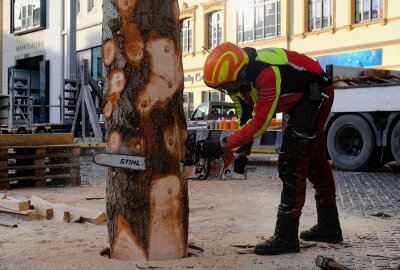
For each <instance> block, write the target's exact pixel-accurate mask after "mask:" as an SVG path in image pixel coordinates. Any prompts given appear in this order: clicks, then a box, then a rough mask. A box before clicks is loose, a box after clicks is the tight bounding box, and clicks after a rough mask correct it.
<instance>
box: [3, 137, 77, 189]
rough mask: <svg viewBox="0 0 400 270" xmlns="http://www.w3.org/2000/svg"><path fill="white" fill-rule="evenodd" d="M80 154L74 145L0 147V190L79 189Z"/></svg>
mask: <svg viewBox="0 0 400 270" xmlns="http://www.w3.org/2000/svg"><path fill="white" fill-rule="evenodd" d="M79 155H80V147H79V146H78V145H74V144H64V145H37V146H3V147H0V189H9V188H13V187H32V186H36V187H44V186H48V185H58V184H63V185H71V186H79V185H80V183H81V177H80V164H79Z"/></svg>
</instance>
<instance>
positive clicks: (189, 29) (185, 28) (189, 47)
mask: <svg viewBox="0 0 400 270" xmlns="http://www.w3.org/2000/svg"><path fill="white" fill-rule="evenodd" d="M181 24H182V32H181V40H182V52H191V51H193V19H192V18H188V19H184V20H182V21H181Z"/></svg>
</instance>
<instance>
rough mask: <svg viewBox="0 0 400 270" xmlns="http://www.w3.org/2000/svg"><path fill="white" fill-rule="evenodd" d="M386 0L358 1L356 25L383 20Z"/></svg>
mask: <svg viewBox="0 0 400 270" xmlns="http://www.w3.org/2000/svg"><path fill="white" fill-rule="evenodd" d="M383 1H384V0H356V23H358V22H364V21H370V20H376V19H381V18H383Z"/></svg>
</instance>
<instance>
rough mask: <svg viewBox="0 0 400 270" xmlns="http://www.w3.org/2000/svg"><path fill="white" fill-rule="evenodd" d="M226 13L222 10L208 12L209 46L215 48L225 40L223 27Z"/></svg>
mask: <svg viewBox="0 0 400 270" xmlns="http://www.w3.org/2000/svg"><path fill="white" fill-rule="evenodd" d="M223 23H224V15H223V13H222V11H216V12H212V13H209V14H208V48H209V49H210V48H214V47H215V46H217V45H219V44H221V43H222V42H223V40H222V36H223V31H224V27H223Z"/></svg>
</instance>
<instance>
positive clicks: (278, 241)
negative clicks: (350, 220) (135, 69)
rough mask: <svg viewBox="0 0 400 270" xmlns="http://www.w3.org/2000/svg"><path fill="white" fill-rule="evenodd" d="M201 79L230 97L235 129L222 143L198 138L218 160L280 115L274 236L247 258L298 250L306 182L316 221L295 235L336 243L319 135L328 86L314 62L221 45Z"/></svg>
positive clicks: (330, 183) (331, 186) (338, 234)
mask: <svg viewBox="0 0 400 270" xmlns="http://www.w3.org/2000/svg"><path fill="white" fill-rule="evenodd" d="M204 82H205V84H206V85H207V86H209V87H211V88H214V89H218V90H219V91H221V92H223V93H225V94H228V95H229V96H230V97H231V98H232V100H233V102H234V104H235V105H236V108H237V112H238V116H239V117H240V119H241V121H240V122H241V124H242V126H241V127H240V129H238V130H237V131H235V132H234V133H232V134H231V135H229V136H227V137H225V138H223V139H222V140H221V141H218V142H216V141H205V142H204V144H203V148H204V152H205V154H206V155H209V156H218V155H220V154H221V153H222V151H224V150H225V149H235V148H237V147H241V146H242V147H245V148H246V145H247V147H248V146H249V145H250V148H251V142H252V141H253V140H254V139H255V138H257V137H258V136H260V135H261V134H263V133H264V132H265V130H266V129H267V128H268V126H269V124H270V122H271V119H272V117H273V116H274V114H275V113H277V112H285V113H286V114H287V121H286V124H285V125H284V128H283V140H282V145H281V148H280V153H279V158H278V171H279V177H280V178H281V180H282V182H283V189H282V194H281V201H280V204H279V207H278V214H277V221H276V226H275V233H274V235H273V236H272V237H271V238H269V239H267V240H266V241H264V242H261V243H259V244H257V245H256V246H255V247H254V253H256V254H262V255H273V254H281V253H294V252H299V238H298V228H299V219H300V216H301V213H302V208H303V205H304V201H305V197H306V179H307V178H308V179H309V180H310V182H311V183H312V184H313V187H314V189H315V200H316V207H317V224H316V225H315V226H313V227H312V228H311V229H309V230H306V231H303V232H301V234H300V238H301V239H303V240H305V241H322V242H328V243H339V242H341V241H343V237H342V230H341V228H340V223H339V216H338V211H337V207H336V195H335V181H334V178H333V174H332V170H331V168H330V165H329V163H328V160H327V153H326V137H325V134H324V124H325V122H326V120H327V117H328V114H329V112H330V109H331V107H332V103H333V87H332V85H331V82H330V80H329V77H328V76H327V74H326V73H325V72H324V71H323V69H322V68H321V66H320V65H319V63H318V62H317V61H315V60H313V59H311V58H309V57H307V56H305V55H304V54H300V53H297V52H295V51H289V50H285V49H282V48H267V49H263V50H259V51H257V50H256V49H254V48H241V47H239V46H237V45H235V44H232V43H230V42H226V43H222V44H220V45H218V46H217V47H215V48H214V49H213V50H212V51H211V52H210V54H209V55H208V56H207V59H206V60H205V63H204ZM249 151H250V149H249V148H247V150H245V151H243V153H242V154H239V157H238V158H240V159H241V160H240V161H239V163H240V164H241V165H242V167H243V168H244V166H245V164H246V161H247V154H248V153H249ZM235 163H236V160H235ZM236 166H237V167H240V166H239V165H238V164H236Z"/></svg>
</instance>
